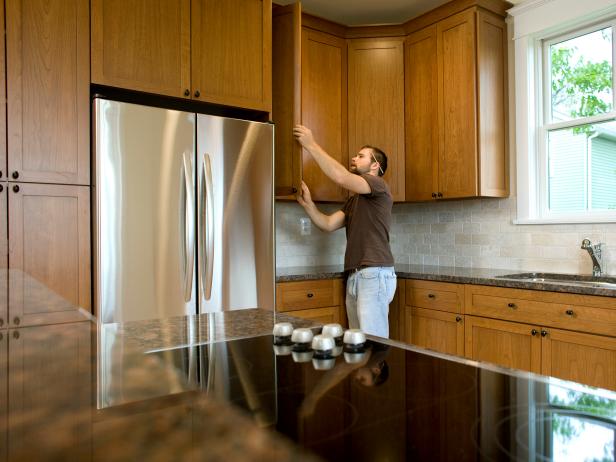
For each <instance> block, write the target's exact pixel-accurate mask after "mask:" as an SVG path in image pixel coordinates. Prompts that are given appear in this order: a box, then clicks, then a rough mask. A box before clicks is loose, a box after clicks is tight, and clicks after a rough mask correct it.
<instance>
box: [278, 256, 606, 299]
mask: <svg viewBox="0 0 616 462" xmlns="http://www.w3.org/2000/svg"><path fill="white" fill-rule="evenodd" d="M395 269H396V274H397V275H398V277H399V278H400V279H423V280H428V281H441V282H453V283H458V284H477V285H485V286H497V287H509V288H514V289H530V290H545V291H550V292H565V293H572V294H582V295H599V296H604V297H616V278H610V277H605V278H602V280H604V281H606V282H611V283H614V288H609V287H602V286H600V284H597V285H596V286H594V285H583V284H580V283H579V282H578V281H590V280H591V279H592V278H591V277H590V276H585V275H584V276H582V275H562V277H563V279H564V280H563V281H562V282H550V281H542V282H534V281H531V280H520V279H509V278H506V277H505V276H508V275H513V274H523V273H527V274H528V275H529V276H533V275H534V276H537V277H539V278H541V276H542V273H530V272H526V271H521V270H507V269H489V268H463V267H455V266H430V265H407V264H396V265H395ZM344 275H345V273H344V268H343V267H342V265H329V266H295V267H288V268H277V269H276V282H289V281H310V280H318V279H330V278H342V277H344Z"/></svg>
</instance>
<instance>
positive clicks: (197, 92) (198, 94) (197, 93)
mask: <svg viewBox="0 0 616 462" xmlns="http://www.w3.org/2000/svg"><path fill="white" fill-rule="evenodd" d="M199 96H201V92H200V91H199V90H197V91H195V98H199Z"/></svg>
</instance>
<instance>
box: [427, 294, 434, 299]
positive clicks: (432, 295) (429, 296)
mask: <svg viewBox="0 0 616 462" xmlns="http://www.w3.org/2000/svg"><path fill="white" fill-rule="evenodd" d="M428 298H436V295H434V294H428Z"/></svg>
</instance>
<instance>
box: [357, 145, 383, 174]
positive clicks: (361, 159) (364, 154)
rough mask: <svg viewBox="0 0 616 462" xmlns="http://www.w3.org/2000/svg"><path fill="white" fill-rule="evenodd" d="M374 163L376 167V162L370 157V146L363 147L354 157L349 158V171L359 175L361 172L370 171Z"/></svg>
mask: <svg viewBox="0 0 616 462" xmlns="http://www.w3.org/2000/svg"><path fill="white" fill-rule="evenodd" d="M372 165H374V166H375V167H376V168H377V169H378V163H376V162H375V161H374V159H373V158H372V151H371V150H370V148H364V149H362V150H361V151H359V152H358V153H357V154H356V155H355V157H353V158H352V159H351V168H350V171H351V173H355V174H356V175H361V174H362V173H370V170H371V168H370V167H371V166H372Z"/></svg>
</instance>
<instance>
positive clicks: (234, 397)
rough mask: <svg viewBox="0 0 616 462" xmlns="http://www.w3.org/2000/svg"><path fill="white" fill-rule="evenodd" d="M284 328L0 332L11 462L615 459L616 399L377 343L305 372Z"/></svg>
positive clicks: (233, 324)
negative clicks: (277, 337) (282, 334)
mask: <svg viewBox="0 0 616 462" xmlns="http://www.w3.org/2000/svg"><path fill="white" fill-rule="evenodd" d="M204 318H205V319H204ZM287 319H290V318H286V317H277V318H276V320H287ZM273 320H274V319H273V317H272V313H271V312H265V311H262V310H245V311H238V312H233V313H217V314H213V315H200V316H196V317H195V316H193V317H187V318H184V319H181V318H179V319H171V320H166V321H164V320H163V321H157V322H152V321H150V322H142V323H131V325H116V326H112V327H113V328H110V330H109V331H108V332H103V330H104V329H99V328H98V326H96V324H95V323H93V322H90V321H83V322H76V323H66V324H58V325H48V326H39V327H25V328H19V329H9V330H4V331H0V334H1V338H0V370H2V371H3V374H1V375H0V390H2V391H1V392H0V460H9V461H13V460H17V461H22V460H23V461H26V460H28V461H30V460H69V459H70V460H86V461H87V460H105V461H108V460H262V459H263V460H265V459H267V460H274V461H276V460H316V459H317V457H322V458H325V459H329V460H343V459H347V460H348V459H353V460H358V461H361V460H376V459H379V458H386V459H387V460H405V459H406V460H409V459H413V460H474V461H475V460H531V459H533V458H534V459H535V460H549V459H552V458H553V459H557V458H558V457H562V456H563V454H565V455H566V454H569V455H570V456H571V455H575V454H578V453H579V452H580V450H583V451H585V452H584V454H585V455H586V456H588V457H595V456H596V457H605V458H606V460H610V459H609V458H610V457H611V458H612V459H613V457H614V454H613V448H614V444H615V436H614V435H616V394H614V393H613V392H609V391H606V390H599V389H593V388H590V387H584V386H581V385H578V384H574V383H570V382H562V381H558V380H554V379H548V378H545V377H541V376H536V375H533V374H530V373H519V372H514V371H511V370H506V369H500V368H497V367H493V366H485V365H480V364H477V363H476V362H473V361H468V360H463V359H460V358H451V357H447V356H445V355H440V354H434V353H429V352H427V351H425V350H421V349H419V348H415V347H411V346H408V345H402V344H399V343H396V342H392V341H386V342H382V343H381V342H376V339H375V338H373V339H372V340H373V342H372V343H371V348H370V349H368V350H367V351H366V353H365V354H364V355H363V356H357V357H355V358H354V359H353V358H350V357H349V356H347V355H344V354H340V355H339V356H337V357H335V358H333V359H332V360H317V359H316V358H310V357H306V358H304V357H303V356H302V355H296V354H293V352H292V351H291V349H290V348H288V349H284V348H277V349H274V348H273V345H272V340H273V339H272V337H271V335H270V332H271V324H270V323H271V322H272V321H273ZM290 320H291V321H293V323H294V324H295V325H299V323H300V320H299V319H290ZM193 324H195V325H194V331H193V333H198V335H197V336H191V334H190V330H191V329H192V328H193V327H191V326H192V325H193ZM185 331H188V332H185ZM157 335H161V338H160V339H156V336H157ZM142 336H143V339H142V340H139V338H140V337H142ZM175 342H177V343H175ZM385 362H386V363H387V368H388V376H387V377H386V378H385V380H384V381H383V383H381V384H380V385H377V386H370V384H371V383H370V382H371V381H370V380H367V379H369V378H370V377H369V376H370V374H372V373H373V371H374V367H375V366H379V367H380V368H383V367H384V364H385ZM366 374H368V375H366ZM289 439H291V440H292V441H294V443H292V442H291V441H289ZM307 451H308V452H307ZM313 454H316V455H313Z"/></svg>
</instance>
